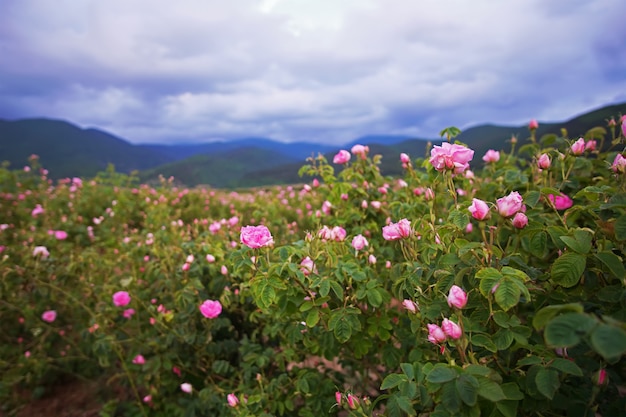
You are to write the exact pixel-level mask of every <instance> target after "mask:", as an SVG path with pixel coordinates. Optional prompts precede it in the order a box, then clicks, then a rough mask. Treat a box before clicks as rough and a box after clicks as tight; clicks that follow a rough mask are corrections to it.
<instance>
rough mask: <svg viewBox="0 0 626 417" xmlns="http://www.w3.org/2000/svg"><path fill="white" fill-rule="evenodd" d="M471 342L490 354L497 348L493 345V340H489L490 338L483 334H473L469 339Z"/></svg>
mask: <svg viewBox="0 0 626 417" xmlns="http://www.w3.org/2000/svg"><path fill="white" fill-rule="evenodd" d="M471 342H472V344H473V345H475V346H481V347H484V348H485V349H487V350H488V351H490V352H494V353H495V352H497V351H498V348H497V346H496V345H495V343H493V340H491V338H490V337H489V336H487V335H485V334H473V335H472V337H471Z"/></svg>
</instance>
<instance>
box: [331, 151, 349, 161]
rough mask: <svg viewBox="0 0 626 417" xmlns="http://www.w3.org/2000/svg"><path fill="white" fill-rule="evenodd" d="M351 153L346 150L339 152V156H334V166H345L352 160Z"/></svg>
mask: <svg viewBox="0 0 626 417" xmlns="http://www.w3.org/2000/svg"><path fill="white" fill-rule="evenodd" d="M350 157H351V155H350V152H348V151H346V150H345V149H342V150H340V151H339V152H337V155H335V156H334V158H333V164H345V163H347V162H348V161H349V160H350Z"/></svg>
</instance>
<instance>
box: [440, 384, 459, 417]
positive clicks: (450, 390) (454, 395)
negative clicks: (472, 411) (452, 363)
mask: <svg viewBox="0 0 626 417" xmlns="http://www.w3.org/2000/svg"><path fill="white" fill-rule="evenodd" d="M441 403H442V404H443V406H444V407H446V410H448V411H449V412H450V413H452V414H453V415H456V414H457V413H458V412H459V410H460V409H461V398H460V397H459V393H458V392H457V390H456V384H455V383H454V381H450V382H448V383H446V384H444V385H443V387H441Z"/></svg>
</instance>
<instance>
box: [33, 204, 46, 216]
mask: <svg viewBox="0 0 626 417" xmlns="http://www.w3.org/2000/svg"><path fill="white" fill-rule="evenodd" d="M43 213H44V209H43V207H41V204H37V205H36V206H35V208H34V209H33V211H31V213H30V214H31V216H33V217H37V216H39V215H40V214H43Z"/></svg>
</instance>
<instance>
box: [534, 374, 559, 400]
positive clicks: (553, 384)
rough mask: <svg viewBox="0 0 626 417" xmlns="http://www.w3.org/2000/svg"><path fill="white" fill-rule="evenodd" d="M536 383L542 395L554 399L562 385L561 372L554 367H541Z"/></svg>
mask: <svg viewBox="0 0 626 417" xmlns="http://www.w3.org/2000/svg"><path fill="white" fill-rule="evenodd" d="M535 385H536V386H537V390H538V391H539V392H540V393H541V394H542V395H544V396H545V397H547V398H549V399H552V398H554V394H555V393H556V392H557V390H558V389H559V387H560V386H561V382H560V381H559V373H558V372H557V371H555V370H553V369H545V368H544V369H540V370H539V372H537V376H536V377H535Z"/></svg>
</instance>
